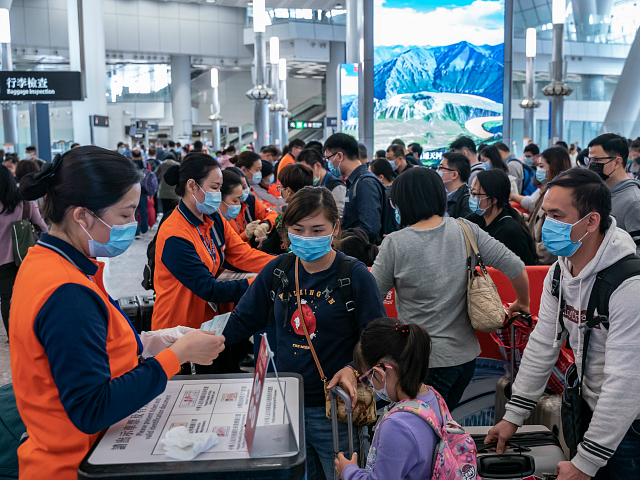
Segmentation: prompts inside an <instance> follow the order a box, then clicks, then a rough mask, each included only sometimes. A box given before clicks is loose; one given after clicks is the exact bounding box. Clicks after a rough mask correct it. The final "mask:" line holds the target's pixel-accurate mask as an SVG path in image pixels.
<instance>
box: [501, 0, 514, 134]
mask: <svg viewBox="0 0 640 480" xmlns="http://www.w3.org/2000/svg"><path fill="white" fill-rule="evenodd" d="M512 48H513V0H505V2H504V75H503V79H502V141H503V142H504V143H505V144H506V145H509V142H510V141H511V89H512V86H513V60H512V58H513V55H512Z"/></svg>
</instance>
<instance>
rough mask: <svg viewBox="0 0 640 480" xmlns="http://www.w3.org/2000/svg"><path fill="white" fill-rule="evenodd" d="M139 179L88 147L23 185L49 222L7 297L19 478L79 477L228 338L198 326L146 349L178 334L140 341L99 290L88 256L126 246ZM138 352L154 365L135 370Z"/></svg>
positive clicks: (127, 166)
mask: <svg viewBox="0 0 640 480" xmlns="http://www.w3.org/2000/svg"><path fill="white" fill-rule="evenodd" d="M139 182H140V176H139V173H138V171H137V169H136V167H135V166H134V164H133V163H132V162H131V161H130V160H129V159H127V158H126V157H124V156H122V155H120V154H119V153H117V152H112V151H110V150H105V149H102V148H98V147H94V146H86V147H78V148H75V149H73V150H70V151H69V152H67V153H65V154H64V155H63V156H60V155H57V156H56V158H55V159H54V160H53V162H52V163H49V164H46V165H45V167H44V168H43V169H42V170H41V171H40V172H38V173H33V174H30V175H27V176H26V177H24V178H23V179H22V181H21V182H20V192H21V194H22V196H23V198H25V199H26V200H34V199H37V198H42V197H45V201H44V206H43V213H44V216H45V217H46V218H47V219H48V220H49V221H50V222H52V224H53V226H52V227H51V231H50V233H49V234H46V233H45V234H43V235H42V236H41V237H40V240H39V242H38V244H37V245H36V246H35V247H33V248H31V249H30V250H29V253H28V254H27V256H26V258H25V260H24V262H23V263H22V265H21V266H20V270H19V271H18V277H17V279H16V284H15V289H14V291H13V302H12V308H11V331H10V335H11V373H12V377H13V387H14V390H15V395H16V402H17V405H18V410H19V412H20V416H21V417H22V420H23V421H24V423H25V425H26V427H27V433H28V435H29V438H28V439H27V440H26V441H25V442H24V443H23V444H22V445H21V446H20V448H19V449H18V459H19V463H20V479H23V480H27V479H41V478H51V479H54V478H55V479H56V480H58V479H62V480H71V479H76V478H77V470H78V466H79V465H80V462H81V460H82V458H83V457H84V456H85V455H86V454H87V452H88V451H89V449H90V448H91V446H92V444H93V443H94V442H95V441H96V439H97V437H98V433H99V432H100V431H101V430H103V429H105V428H107V427H109V426H111V425H113V424H114V423H117V422H119V421H120V420H122V419H123V418H125V417H127V416H128V415H130V414H132V413H134V412H135V411H137V410H138V409H140V408H141V407H143V406H144V405H146V404H147V403H149V402H150V401H151V400H152V399H153V398H155V397H156V396H158V395H159V394H160V393H162V392H163V391H164V389H165V386H166V384H167V380H168V379H169V378H170V377H171V376H172V375H174V374H176V373H177V372H178V371H179V370H180V364H181V363H185V362H187V361H192V362H198V363H205V362H209V363H210V362H211V361H212V360H213V359H214V358H216V357H217V356H218V354H219V353H220V352H221V351H222V349H223V342H224V337H217V336H214V335H210V334H207V333H208V332H203V331H200V330H198V331H193V332H190V333H187V334H186V335H184V336H182V338H180V339H178V340H177V341H175V343H173V345H171V346H169V348H166V349H163V348H164V346H168V345H170V344H171V343H172V342H160V343H163V344H164V346H163V347H160V348H156V350H157V351H156V352H145V350H144V344H146V343H147V342H146V339H148V338H155V340H158V339H159V338H160V337H159V336H164V335H165V334H167V333H174V334H175V333H176V331H175V330H174V331H161V332H157V333H156V332H153V333H152V334H150V335H148V336H147V337H146V339H145V338H144V337H143V340H142V341H141V339H140V337H139V336H138V335H137V333H136V331H135V330H134V328H133V327H132V325H131V323H130V322H129V320H128V318H127V317H126V316H125V315H124V314H123V313H122V311H121V310H120V309H119V308H118V306H117V304H116V303H115V302H114V301H113V300H112V299H111V297H109V295H108V294H107V292H106V291H105V290H104V287H103V286H102V285H103V284H102V279H101V278H100V277H99V275H100V274H99V273H98V267H99V266H100V262H97V261H95V260H92V259H91V257H114V256H116V255H119V254H121V253H123V252H124V251H125V250H126V249H127V248H128V247H129V246H130V245H131V243H132V242H133V238H134V236H135V230H136V225H137V223H136V221H135V217H134V212H135V210H136V207H137V206H138V203H139V199H140V184H139ZM169 336H171V335H169ZM179 336H180V335H173V337H174V339H175V338H177V337H179ZM155 340H154V342H153V343H155V344H157V343H158V342H157V341H155ZM143 352H144V355H147V356H148V355H149V354H151V355H155V358H147V359H146V360H144V361H143V362H141V363H139V362H138V355H139V354H143Z"/></svg>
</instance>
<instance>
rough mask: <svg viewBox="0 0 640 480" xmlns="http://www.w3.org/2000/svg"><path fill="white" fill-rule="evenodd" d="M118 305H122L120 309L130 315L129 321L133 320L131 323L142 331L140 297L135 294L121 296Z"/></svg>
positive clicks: (137, 329) (138, 330)
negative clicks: (140, 326)
mask: <svg viewBox="0 0 640 480" xmlns="http://www.w3.org/2000/svg"><path fill="white" fill-rule="evenodd" d="M118 306H119V307H120V310H122V312H123V313H124V314H125V315H126V316H127V317H129V321H130V322H131V325H133V328H135V329H136V331H137V332H138V333H140V329H139V325H140V302H139V300H138V297H137V296H133V297H122V298H119V299H118Z"/></svg>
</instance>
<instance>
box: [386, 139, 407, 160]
mask: <svg viewBox="0 0 640 480" xmlns="http://www.w3.org/2000/svg"><path fill="white" fill-rule="evenodd" d="M389 151H391V152H392V153H393V155H394V156H395V157H402V158H404V157H405V154H404V148H402V146H401V145H398V144H397V143H392V144H391V145H389V147H388V148H387V152H389Z"/></svg>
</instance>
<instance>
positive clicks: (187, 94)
mask: <svg viewBox="0 0 640 480" xmlns="http://www.w3.org/2000/svg"><path fill="white" fill-rule="evenodd" d="M171 108H172V111H173V133H172V137H173V140H174V141H180V142H181V143H185V142H187V143H191V133H192V132H193V124H192V123H191V59H190V57H189V55H172V56H171ZM181 137H182V138H181ZM184 137H188V139H187V138H184Z"/></svg>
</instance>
